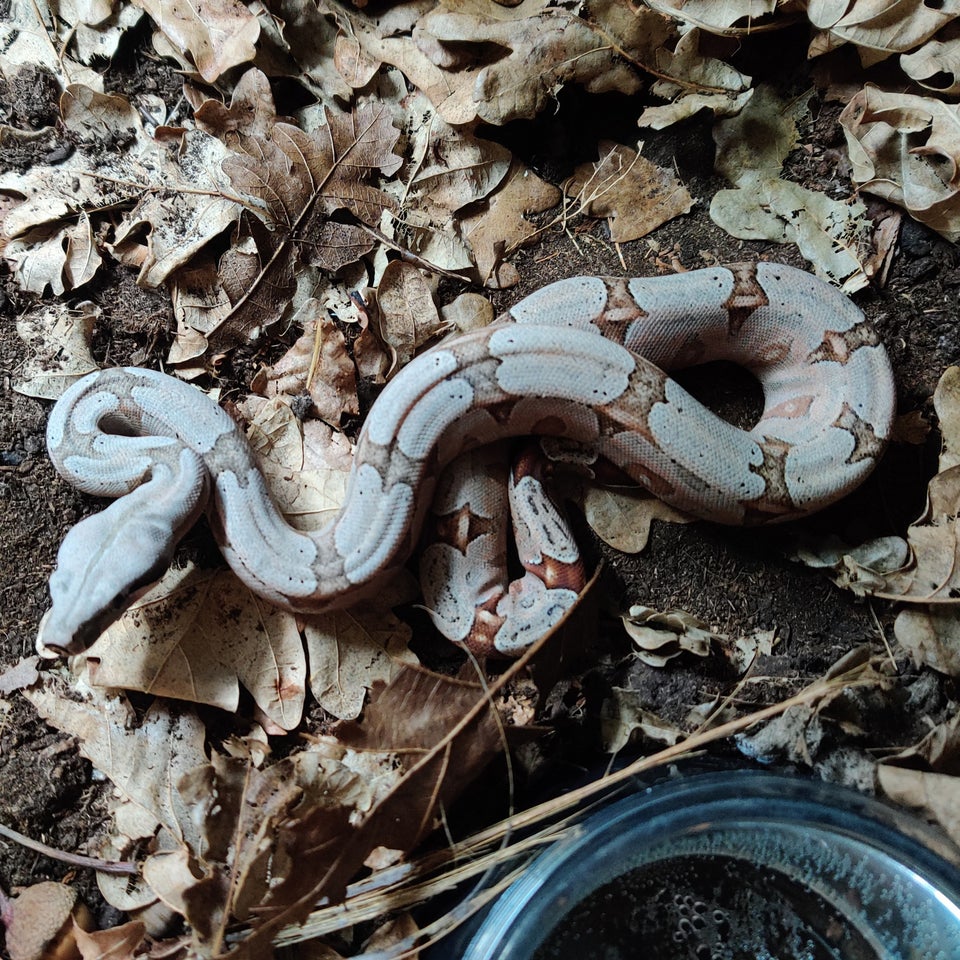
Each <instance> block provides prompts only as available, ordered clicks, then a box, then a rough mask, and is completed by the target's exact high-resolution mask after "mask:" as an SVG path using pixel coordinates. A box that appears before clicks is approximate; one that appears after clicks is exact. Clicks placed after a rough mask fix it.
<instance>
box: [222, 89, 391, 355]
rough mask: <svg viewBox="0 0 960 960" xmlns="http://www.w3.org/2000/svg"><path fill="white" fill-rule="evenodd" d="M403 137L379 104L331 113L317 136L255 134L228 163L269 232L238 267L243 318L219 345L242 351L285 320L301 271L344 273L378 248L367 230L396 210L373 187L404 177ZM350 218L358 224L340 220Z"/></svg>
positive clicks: (226, 324)
mask: <svg viewBox="0 0 960 960" xmlns="http://www.w3.org/2000/svg"><path fill="white" fill-rule="evenodd" d="M398 137H399V131H398V130H396V129H395V128H394V126H393V121H392V119H391V116H390V113H389V112H388V111H387V110H386V109H385V108H384V107H383V106H381V105H377V104H375V103H370V104H367V105H365V106H360V107H358V108H357V109H356V110H355V111H354V112H353V113H349V114H342V115H340V114H334V113H332V112H328V113H327V114H326V123H325V124H324V125H323V126H321V127H319V128H318V129H317V130H315V131H314V132H312V133H308V132H306V131H305V130H302V129H301V128H299V127H296V126H293V125H292V124H290V123H282V122H278V123H275V124H273V125H272V126H271V127H270V132H269V138H266V137H259V136H253V135H250V134H248V135H246V136H244V137H243V138H242V139H241V140H240V141H239V143H238V145H239V147H240V149H241V151H242V152H241V153H238V154H232V155H231V156H229V157H227V158H226V159H225V160H224V161H223V170H224V172H225V173H226V175H227V176H228V177H229V178H230V182H231V184H232V187H233V189H234V190H235V191H236V192H237V193H239V194H240V195H241V196H243V197H245V198H247V199H248V200H249V202H250V203H251V204H252V205H253V206H254V207H255V208H256V209H257V210H258V212H259V216H260V218H261V219H262V220H263V222H264V223H265V224H266V225H267V226H268V227H269V230H268V231H267V232H264V231H263V228H262V227H261V228H260V229H259V230H258V229H257V228H256V227H255V226H254V225H253V223H252V222H251V223H250V224H249V229H250V236H251V239H252V240H253V241H254V243H255V246H254V249H253V250H252V251H251V253H250V256H249V258H248V259H247V260H246V261H245V262H243V263H239V262H237V263H235V264H234V267H233V269H234V271H235V274H236V279H237V282H236V283H232V284H230V286H229V288H228V289H230V290H232V296H231V300H232V301H233V309H232V311H231V313H230V314H229V316H228V317H227V318H225V319H224V320H222V321H221V322H220V323H219V324H218V326H217V327H216V328H214V329H213V330H211V331H210V333H209V334H208V337H209V339H210V340H211V342H215V343H217V344H218V345H219V346H221V347H222V346H225V345H228V344H231V343H236V342H237V341H238V340H239V339H241V338H242V337H244V336H248V335H250V334H251V333H252V332H253V331H254V330H255V328H257V327H260V326H264V325H265V324H266V323H269V322H272V321H274V320H276V319H279V317H280V316H281V315H282V313H283V310H284V309H285V307H286V304H287V301H288V297H287V296H283V295H282V294H279V291H281V290H283V289H287V288H289V286H290V285H291V283H292V282H293V276H294V273H295V271H296V269H297V267H298V265H300V264H308V265H315V266H320V267H323V268H324V269H326V270H335V269H337V268H339V267H341V266H344V265H345V264H347V263H351V262H352V261H354V260H356V259H357V258H358V257H359V256H361V255H362V254H363V253H366V252H367V251H368V250H370V249H371V248H372V247H373V238H372V237H371V235H370V233H369V231H365V230H364V229H363V228H362V226H360V224H368V225H369V226H371V227H372V226H375V225H377V224H378V223H379V222H380V218H381V215H382V214H383V212H384V211H385V210H392V209H395V207H396V203H395V201H394V200H393V199H392V198H391V197H390V196H389V195H388V194H386V193H385V192H384V191H383V190H381V189H380V188H379V186H377V185H376V184H375V183H373V182H372V181H373V180H374V179H375V177H377V176H379V175H381V174H382V175H385V176H387V175H391V174H392V173H395V172H396V171H397V169H398V168H399V166H400V163H401V158H400V157H399V156H398V155H397V154H395V153H394V152H393V148H394V145H395V144H396V142H397V139H398ZM341 210H343V211H347V212H348V213H349V214H350V215H351V216H352V217H353V218H354V222H353V223H340V222H336V221H333V220H331V219H330V216H331V214H334V213H336V212H338V211H341ZM222 270H223V267H221V271H222ZM278 294H279V295H278Z"/></svg>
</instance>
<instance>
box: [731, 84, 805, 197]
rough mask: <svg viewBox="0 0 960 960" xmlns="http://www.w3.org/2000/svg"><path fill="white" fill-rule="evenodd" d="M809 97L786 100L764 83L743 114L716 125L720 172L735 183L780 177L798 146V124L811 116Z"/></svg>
mask: <svg viewBox="0 0 960 960" xmlns="http://www.w3.org/2000/svg"><path fill="white" fill-rule="evenodd" d="M809 98H810V97H809V94H808V95H807V96H801V97H795V98H793V99H792V100H784V99H783V98H782V97H781V96H780V95H779V94H778V93H777V92H776V91H775V90H774V88H773V87H772V86H771V85H770V84H766V83H763V84H760V85H759V86H758V87H757V88H756V90H755V91H754V94H753V96H752V97H751V98H750V102H749V103H748V104H747V105H746V106H745V107H744V109H743V110H742V111H741V112H740V113H739V114H737V115H736V116H734V117H730V118H729V119H725V120H720V121H718V122H717V123H716V124H714V127H713V140H714V143H715V144H716V145H717V154H716V158H715V160H714V166H715V167H716V170H717V172H718V173H722V174H723V175H724V176H725V177H726V178H727V179H728V180H729V181H730V182H731V183H732V184H734V185H738V184H740V183H741V182H744V181H750V182H752V181H754V180H755V179H756V177H757V176H761V177H763V178H765V179H775V178H776V177H778V176H779V175H780V172H781V170H782V169H783V161H784V160H785V159H786V158H787V155H788V154H789V153H790V151H791V150H793V149H794V148H795V147H796V145H797V141H798V139H799V133H798V131H797V125H798V124H799V123H801V122H802V121H803V120H805V119H806V118H807V117H809V115H810V108H809V106H808V102H809Z"/></svg>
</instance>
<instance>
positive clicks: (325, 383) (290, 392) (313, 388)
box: [253, 299, 360, 426]
mask: <svg viewBox="0 0 960 960" xmlns="http://www.w3.org/2000/svg"><path fill="white" fill-rule="evenodd" d="M293 322H294V323H297V324H300V325H302V327H303V333H302V334H301V336H300V337H298V338H297V340H296V342H295V343H294V345H293V346H292V347H291V348H290V349H289V350H288V351H287V353H286V354H284V356H283V357H281V359H280V360H278V361H277V363H275V364H273V365H272V366H270V367H266V368H265V369H264V370H262V371H261V372H260V373H259V374H257V377H256V378H255V380H254V383H253V387H254V389H255V390H257V391H258V392H260V393H265V394H266V395H267V396H270V397H275V396H280V395H283V396H286V397H297V396H302V395H304V394H307V395H309V397H310V399H311V400H312V401H313V407H314V412H315V413H316V415H317V416H319V417H320V418H321V419H323V420H326V421H327V423H330V424H332V425H334V426H339V424H340V420H341V418H342V417H343V416H345V415H346V416H356V415H357V414H359V413H360V403H359V400H358V399H357V377H356V369H355V367H354V365H353V361H352V360H351V359H350V356H349V354H348V353H347V345H346V341H345V340H344V337H343V334H342V333H341V332H340V330H339V329H337V326H336V324H334V322H333V320H332V319H331V318H330V316H329V315H328V314H327V311H326V310H324V308H323V305H322V304H321V302H320V301H319V300H315V299H311V300H308V301H306V303H304V304H303V306H302V307H301V308H300V309H299V310H298V311H297V313H296V314H295V315H294V317H293Z"/></svg>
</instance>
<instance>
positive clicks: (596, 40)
mask: <svg viewBox="0 0 960 960" xmlns="http://www.w3.org/2000/svg"><path fill="white" fill-rule="evenodd" d="M520 13H522V14H528V15H522V16H517V15H515V14H513V12H512V11H511V12H509V13H504V12H503V8H499V9H498V8H497V7H496V6H495V5H494V4H489V5H486V7H485V9H484V10H483V12H478V11H477V10H475V9H473V10H471V9H469V8H464V9H461V8H460V7H459V6H458V7H456V8H454V9H448V8H447V7H446V6H444V5H439V6H437V7H435V8H434V9H433V10H431V11H430V12H428V13H427V14H426V16H423V17H421V19H420V20H419V22H418V23H417V35H416V39H415V41H414V39H413V38H411V37H410V36H409V35H403V34H400V35H398V34H397V32H395V31H389V32H388V30H386V29H384V28H383V27H382V26H381V25H380V24H379V23H378V22H377V21H375V20H373V19H372V18H367V17H366V16H364V15H363V14H361V13H359V12H356V11H351V12H350V14H349V22H350V25H351V31H352V36H353V37H354V38H355V39H356V41H357V43H358V45H359V47H360V50H361V51H362V53H363V55H364V56H365V57H367V58H368V59H369V60H371V61H373V62H384V63H390V64H392V65H394V66H396V67H398V68H399V69H400V70H402V71H403V73H404V74H405V75H406V76H407V78H408V79H409V80H410V82H411V83H412V84H413V86H415V87H417V88H418V89H420V90H422V91H423V92H424V93H425V94H426V95H427V96H428V97H429V98H430V100H431V102H432V103H433V104H434V106H435V107H436V108H437V110H438V112H439V113H440V115H441V116H442V117H443V119H444V120H446V121H447V122H448V123H451V124H454V125H464V124H469V123H472V122H473V121H475V120H477V119H480V120H483V121H484V122H487V123H492V124H504V123H507V122H508V121H510V120H513V119H517V118H520V117H527V118H529V117H533V116H535V115H536V114H537V113H538V112H540V111H541V110H542V109H543V108H544V107H545V106H546V105H547V104H548V103H549V102H550V101H551V100H552V99H553V98H554V97H555V96H556V94H557V92H558V91H559V90H560V89H561V88H562V87H563V86H564V85H565V84H566V83H580V84H582V85H583V86H585V87H586V88H587V89H588V90H589V91H590V92H592V93H603V92H606V91H611V90H616V91H618V92H622V93H627V94H629V93H633V92H635V91H636V90H637V89H638V87H639V77H638V75H637V74H636V73H635V72H634V70H633V69H632V68H631V67H630V66H628V65H627V63H626V62H625V60H624V59H623V58H621V57H620V56H619V51H621V50H622V51H625V52H627V54H628V55H632V56H633V57H634V59H636V60H637V61H639V62H643V59H644V56H646V55H649V57H650V58H652V56H653V49H655V47H656V45H657V43H658V42H659V41H661V40H662V38H663V37H664V36H666V35H668V34H671V33H672V32H673V28H672V27H671V25H670V24H668V23H667V22H666V21H664V19H663V18H662V17H659V16H657V15H656V14H654V13H652V12H651V11H649V10H646V9H644V8H643V7H639V8H628V7H626V6H625V5H623V4H620V3H617V2H615V0H598V2H596V3H594V4H592V5H591V8H590V14H591V17H592V18H593V19H592V21H591V22H588V21H586V20H584V19H582V18H580V17H578V16H575V15H573V14H570V13H568V12H567V11H565V10H562V9H559V8H556V7H553V8H549V9H540V8H539V6H538V5H535V4H523V5H522V7H521V8H520ZM341 16H344V17H346V16H347V15H346V14H345V13H341ZM391 26H392V25H391ZM467 65H469V66H470V69H469V70H466V69H463V68H464V67H466V66H467Z"/></svg>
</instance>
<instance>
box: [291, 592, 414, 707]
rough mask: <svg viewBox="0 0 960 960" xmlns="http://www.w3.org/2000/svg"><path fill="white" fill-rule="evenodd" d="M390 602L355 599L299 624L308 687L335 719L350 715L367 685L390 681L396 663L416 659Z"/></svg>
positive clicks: (408, 634)
mask: <svg viewBox="0 0 960 960" xmlns="http://www.w3.org/2000/svg"><path fill="white" fill-rule="evenodd" d="M408 599H410V598H408ZM391 604H392V601H391V603H383V602H381V603H377V604H360V605H358V606H356V607H355V608H353V609H352V610H336V611H333V612H332V613H329V614H325V615H324V616H320V617H311V618H309V619H308V620H307V621H306V622H305V624H304V628H303V634H304V637H305V639H306V643H307V652H308V656H309V658H310V692H311V693H312V694H313V695H314V697H316V699H317V702H318V703H319V704H320V706H321V707H323V709H324V710H326V711H327V712H328V713H330V714H332V715H333V716H335V717H337V718H338V719H341V720H355V719H356V718H357V717H358V716H359V715H360V711H361V710H362V709H363V703H364V699H365V697H366V694H367V691H368V690H370V689H371V688H372V687H373V686H374V685H375V684H380V683H389V682H390V681H391V680H393V679H394V677H396V675H397V674H398V672H399V671H400V668H401V665H402V664H405V663H406V664H413V665H416V664H417V663H419V661H418V660H417V658H416V656H415V655H414V654H413V653H412V652H411V651H410V650H409V649H408V648H407V643H408V642H409V640H410V637H411V633H412V632H411V630H410V628H409V627H408V626H407V625H406V624H405V623H403V622H402V621H400V620H399V619H397V617H396V616H395V615H394V614H393V613H391V612H390V610H389V609H388V607H389V606H390V605H391Z"/></svg>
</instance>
